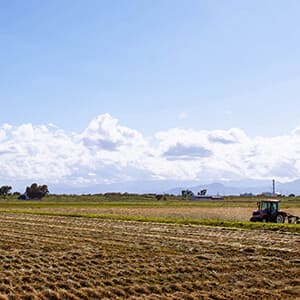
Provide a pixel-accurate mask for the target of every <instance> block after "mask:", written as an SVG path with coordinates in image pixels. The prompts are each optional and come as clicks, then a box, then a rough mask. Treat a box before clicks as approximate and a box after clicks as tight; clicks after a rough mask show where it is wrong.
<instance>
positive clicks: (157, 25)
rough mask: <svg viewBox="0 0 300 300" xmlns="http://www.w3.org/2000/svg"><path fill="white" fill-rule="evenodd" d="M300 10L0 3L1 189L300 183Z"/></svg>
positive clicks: (276, 4) (169, 2)
mask: <svg viewBox="0 0 300 300" xmlns="http://www.w3.org/2000/svg"><path fill="white" fill-rule="evenodd" d="M299 13H300V2H299V1H296V0H295V1H293V0H288V1H276V0H273V1H271V0H270V1H268V0H265V1H256V0H253V1H247V0H246V1H237V0H236V1H234V0H226V1H225V0H223V1H222V0H219V1H217V0H213V1H211V0H209V1H208V0H207V1H201V0H195V1H194V0H187V1H177V0H159V1H158V0H151V1H150V0H142V1H141V0H139V1H137V0H130V1H129V0H113V1H111V0H110V1H104V0H103V1H101V0H100V1H98V0H97V1H96V0H95V1H93V0H89V1H83V0H72V1H69V0H59V1H57V0H52V1H38V0H28V1H21V0H10V1H0V46H1V47H0V66H1V68H0V103H1V109H0V184H1V182H2V183H3V184H4V183H7V182H9V183H11V184H17V183H18V182H19V183H20V182H23V181H28V182H30V181H33V180H34V181H39V182H48V183H50V184H55V183H57V182H60V183H63V184H66V185H67V184H68V185H74V186H76V185H78V184H79V185H80V184H81V185H92V184H93V185H95V184H106V183H114V182H126V181H135V180H140V179H141V178H143V179H145V180H194V181H195V180H196V181H197V180H199V182H214V181H218V180H239V179H240V180H242V179H269V178H273V177H274V178H277V179H278V180H281V181H289V180H290V181H291V180H295V179H298V178H300V162H299V159H300V129H299V128H300V120H299V118H298V115H299V112H300V102H299V100H300V75H299V70H300V61H299V50H300V40H299V36H300V22H299Z"/></svg>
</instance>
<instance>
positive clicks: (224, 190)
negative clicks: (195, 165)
mask: <svg viewBox="0 0 300 300" xmlns="http://www.w3.org/2000/svg"><path fill="white" fill-rule="evenodd" d="M248 184H249V185H248ZM184 189H189V190H191V191H193V192H194V193H197V192H199V191H200V190H202V189H206V190H207V193H208V194H209V195H224V196H228V195H240V194H244V193H252V194H261V193H264V192H272V182H270V181H265V180H263V181H258V180H251V181H245V182H243V181H239V182H233V181H232V182H226V183H211V184H203V185H196V186H192V185H190V186H189V187H182V186H181V187H177V188H173V189H170V190H168V191H167V193H170V194H174V195H179V194H181V191H182V190H184ZM276 192H279V193H281V194H283V195H289V194H295V195H300V180H295V181H293V182H288V183H280V182H277V183H276Z"/></svg>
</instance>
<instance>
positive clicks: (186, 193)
mask: <svg viewBox="0 0 300 300" xmlns="http://www.w3.org/2000/svg"><path fill="white" fill-rule="evenodd" d="M181 196H182V198H191V197H193V196H194V193H193V192H192V191H191V190H182V191H181Z"/></svg>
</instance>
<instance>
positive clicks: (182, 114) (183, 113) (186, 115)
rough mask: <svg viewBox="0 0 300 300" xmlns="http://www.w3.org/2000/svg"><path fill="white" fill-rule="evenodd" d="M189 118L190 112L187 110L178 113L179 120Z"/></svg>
mask: <svg viewBox="0 0 300 300" xmlns="http://www.w3.org/2000/svg"><path fill="white" fill-rule="evenodd" d="M187 118H188V114H187V113H186V112H184V111H183V112H181V113H180V114H179V115H178V119H179V120H185V119H187Z"/></svg>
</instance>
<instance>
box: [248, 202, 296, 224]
mask: <svg viewBox="0 0 300 300" xmlns="http://www.w3.org/2000/svg"><path fill="white" fill-rule="evenodd" d="M279 203H280V201H279V200H273V199H270V200H261V201H259V202H257V207H258V210H256V211H254V212H253V215H252V217H251V219H250V221H251V222H273V223H284V222H285V221H286V220H287V221H288V223H296V224H300V217H297V216H293V215H291V214H288V213H286V212H284V211H280V210H279Z"/></svg>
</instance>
